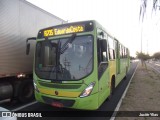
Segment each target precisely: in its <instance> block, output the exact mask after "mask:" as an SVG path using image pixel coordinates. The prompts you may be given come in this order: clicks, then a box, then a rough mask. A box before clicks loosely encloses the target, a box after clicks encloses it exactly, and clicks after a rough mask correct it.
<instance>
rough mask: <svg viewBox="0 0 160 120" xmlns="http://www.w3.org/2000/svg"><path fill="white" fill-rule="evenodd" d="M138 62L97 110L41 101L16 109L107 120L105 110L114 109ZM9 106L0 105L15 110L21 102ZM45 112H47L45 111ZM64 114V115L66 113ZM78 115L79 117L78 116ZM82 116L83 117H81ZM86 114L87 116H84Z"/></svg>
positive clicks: (78, 118)
mask: <svg viewBox="0 0 160 120" xmlns="http://www.w3.org/2000/svg"><path fill="white" fill-rule="evenodd" d="M137 64H138V62H132V63H131V69H130V70H129V72H128V74H127V79H126V80H123V81H121V83H120V84H119V85H118V87H117V88H116V90H115V93H114V95H113V96H112V97H111V99H110V100H106V101H105V102H104V103H103V104H102V106H101V107H100V108H99V109H98V110H97V111H93V112H92V111H82V110H73V109H67V108H55V107H52V106H50V105H46V104H42V103H34V104H32V105H29V106H28V107H24V108H20V110H18V112H25V111H31V112H42V111H48V113H49V115H51V116H52V115H54V113H56V114H58V116H59V115H60V114H62V116H63V114H64V113H65V112H64V111H66V114H70V115H71V116H72V114H73V116H75V117H67V118H66V117H54V118H53V117H50V118H47V120H48V119H49V120H50V119H52V120H53V119H54V120H66V119H67V120H72V119H74V120H75V119H76V120H81V119H83V120H88V119H92V120H107V119H108V120H109V119H110V117H106V116H107V114H109V112H107V111H114V109H115V108H116V106H117V104H118V102H119V100H120V98H121V96H122V94H123V92H124V90H125V88H126V86H127V84H128V82H129V81H130V79H131V77H132V74H133V73H134V71H135V68H136V66H137ZM8 104H9V106H8V105H7V103H5V104H2V105H0V106H3V107H7V108H8V109H9V110H15V109H17V108H18V107H20V106H22V104H14V105H12V104H11V103H8ZM45 113H47V112H45ZM66 114H64V115H66ZM78 116H79V117H78ZM82 116H83V117H82ZM86 116H87V117H86ZM21 119H22V118H18V120H21Z"/></svg>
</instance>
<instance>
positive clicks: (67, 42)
mask: <svg viewBox="0 0 160 120" xmlns="http://www.w3.org/2000/svg"><path fill="white" fill-rule="evenodd" d="M75 37H76V34H75V33H73V34H72V36H71V37H70V38H69V39H68V40H67V41H66V42H65V43H64V44H63V46H62V47H61V49H60V54H63V53H64V52H65V51H66V50H67V49H68V47H69V44H71V43H72V42H73V41H74V40H75Z"/></svg>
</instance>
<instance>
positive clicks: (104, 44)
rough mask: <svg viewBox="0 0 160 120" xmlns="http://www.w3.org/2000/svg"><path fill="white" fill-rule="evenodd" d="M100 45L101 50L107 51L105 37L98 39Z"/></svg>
mask: <svg viewBox="0 0 160 120" xmlns="http://www.w3.org/2000/svg"><path fill="white" fill-rule="evenodd" d="M100 46H101V49H102V51H107V40H106V39H101V40H100Z"/></svg>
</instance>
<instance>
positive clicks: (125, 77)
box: [124, 67, 128, 80]
mask: <svg viewBox="0 0 160 120" xmlns="http://www.w3.org/2000/svg"><path fill="white" fill-rule="evenodd" d="M127 72H128V67H126V74H125V76H124V80H126V79H127Z"/></svg>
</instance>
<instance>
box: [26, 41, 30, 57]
mask: <svg viewBox="0 0 160 120" xmlns="http://www.w3.org/2000/svg"><path fill="white" fill-rule="evenodd" d="M29 52H30V43H27V45H26V55H29Z"/></svg>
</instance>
